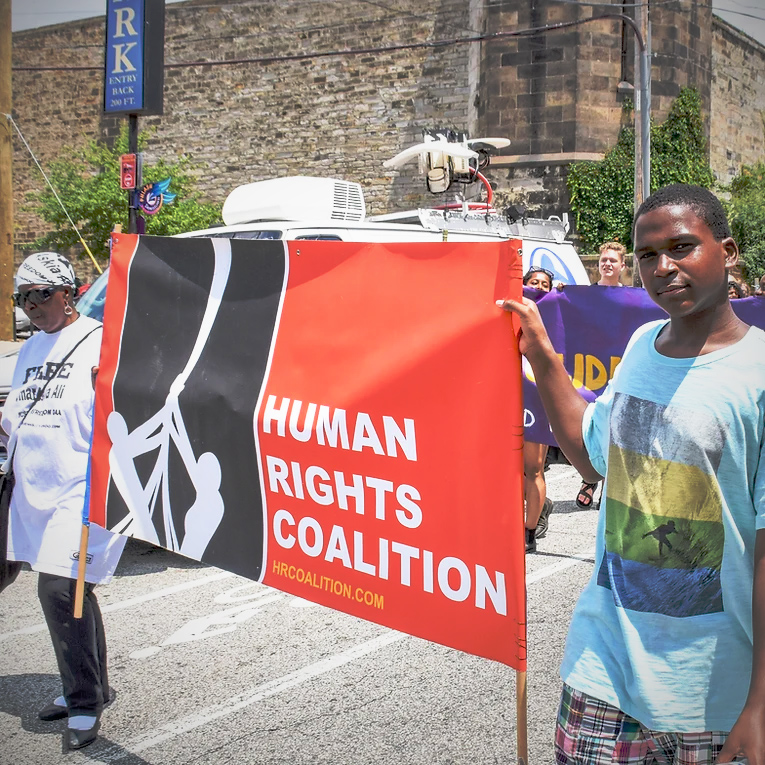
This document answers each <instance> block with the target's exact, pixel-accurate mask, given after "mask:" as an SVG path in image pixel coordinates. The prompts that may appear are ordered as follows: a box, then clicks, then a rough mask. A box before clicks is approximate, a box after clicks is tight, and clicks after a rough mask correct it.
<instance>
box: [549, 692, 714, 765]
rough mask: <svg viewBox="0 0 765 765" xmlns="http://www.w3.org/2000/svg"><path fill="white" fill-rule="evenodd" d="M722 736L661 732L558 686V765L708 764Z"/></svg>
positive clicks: (604, 704)
mask: <svg viewBox="0 0 765 765" xmlns="http://www.w3.org/2000/svg"><path fill="white" fill-rule="evenodd" d="M727 736H728V734H727V732H722V731H710V732H707V733H664V732H660V731H655V730H649V729H648V728H646V727H644V726H643V725H641V724H640V723H639V722H638V721H637V720H636V719H635V718H634V717H630V716H629V715H627V714H625V713H624V712H622V711H621V710H620V709H617V708H616V707H612V706H611V705H610V704H606V703H605V702H604V701H599V700H598V699H595V698H593V697H592V696H588V695H587V694H586V693H581V692H580V691H576V690H574V689H573V688H571V687H569V686H568V685H565V684H564V685H563V694H562V695H561V699H560V710H559V711H558V724H557V728H556V730H555V762H556V763H557V765H713V764H714V762H715V760H716V758H717V755H718V754H719V753H720V750H721V749H722V747H723V744H724V743H725V739H726V738H727Z"/></svg>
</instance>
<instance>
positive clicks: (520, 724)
mask: <svg viewBox="0 0 765 765" xmlns="http://www.w3.org/2000/svg"><path fill="white" fill-rule="evenodd" d="M526 702H527V692H526V671H525V670H523V671H521V670H516V671H515V704H516V724H517V734H516V737H517V740H518V741H517V743H518V765H528V762H529V728H528V719H527V715H526V711H527V704H526Z"/></svg>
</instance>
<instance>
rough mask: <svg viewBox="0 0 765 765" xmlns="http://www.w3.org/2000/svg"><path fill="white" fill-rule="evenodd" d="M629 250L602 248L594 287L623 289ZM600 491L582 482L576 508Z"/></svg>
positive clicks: (585, 505) (610, 244)
mask: <svg viewBox="0 0 765 765" xmlns="http://www.w3.org/2000/svg"><path fill="white" fill-rule="evenodd" d="M626 256H627V248H626V247H625V246H624V245H623V244H619V242H606V243H605V244H602V245H601V246H600V257H599V258H598V273H599V274H600V280H599V281H597V282H595V283H594V285H593V286H597V287H623V286H624V285H623V284H622V283H621V282H620V281H619V277H620V276H621V275H622V272H623V271H624V269H625V268H626V267H627V264H626V262H625V260H624V259H625V257H626ZM597 489H598V484H597V483H590V482H589V481H585V480H582V485H581V487H580V488H579V492H578V494H577V495H576V500H575V501H576V506H577V507H580V508H582V510H587V509H589V508H590V507H592V504H593V502H594V501H595V492H596V491H597Z"/></svg>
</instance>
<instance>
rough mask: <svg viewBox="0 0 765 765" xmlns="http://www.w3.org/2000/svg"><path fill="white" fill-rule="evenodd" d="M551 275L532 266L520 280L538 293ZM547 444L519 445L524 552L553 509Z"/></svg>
mask: <svg viewBox="0 0 765 765" xmlns="http://www.w3.org/2000/svg"><path fill="white" fill-rule="evenodd" d="M553 278H554V275H553V273H552V272H551V271H548V270H547V269H545V268H540V267H539V266H532V267H531V268H530V269H529V270H528V271H527V272H526V274H525V275H524V277H523V286H524V287H531V288H532V289H535V290H540V291H541V292H549V291H550V290H551V289H552V285H553ZM546 457H547V444H538V443H536V442H534V441H524V442H523V495H524V497H525V500H526V552H527V553H533V552H536V551H537V539H541V538H542V537H544V536H545V535H546V534H547V526H548V518H549V517H550V513H551V512H552V509H553V503H552V500H551V499H549V498H548V497H547V483H546V482H545V458H546Z"/></svg>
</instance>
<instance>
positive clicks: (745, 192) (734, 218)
mask: <svg viewBox="0 0 765 765" xmlns="http://www.w3.org/2000/svg"><path fill="white" fill-rule="evenodd" d="M726 190H727V191H729V192H730V201H729V202H728V204H727V205H726V206H727V208H728V217H729V219H730V224H731V229H732V231H733V237H734V239H735V240H736V242H738V246H739V250H740V253H741V254H740V258H739V264H740V265H741V273H742V275H743V277H744V279H745V280H746V281H747V282H749V283H750V284H754V283H755V282H756V281H757V280H758V279H759V278H760V276H762V275H763V274H765V162H762V161H761V162H758V163H757V164H756V165H752V166H745V167H743V168H741V172H740V173H739V174H738V175H737V176H736V177H735V178H734V179H733V181H732V182H731V184H730V186H729V187H728V188H727V189H726Z"/></svg>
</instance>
